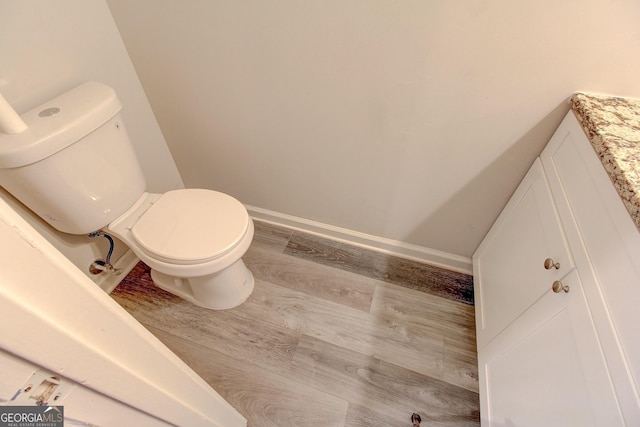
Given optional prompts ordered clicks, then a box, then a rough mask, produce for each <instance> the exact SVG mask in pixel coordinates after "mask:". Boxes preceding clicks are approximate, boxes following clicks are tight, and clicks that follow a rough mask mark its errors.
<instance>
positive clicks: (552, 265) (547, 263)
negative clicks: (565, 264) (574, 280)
mask: <svg viewBox="0 0 640 427" xmlns="http://www.w3.org/2000/svg"><path fill="white" fill-rule="evenodd" d="M544 268H545V269H547V270H551V269H552V268H555V269H556V270H557V269H559V268H560V263H559V262H555V261H554V260H552V259H551V258H547V259H545V260H544Z"/></svg>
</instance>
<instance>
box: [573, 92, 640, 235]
mask: <svg viewBox="0 0 640 427" xmlns="http://www.w3.org/2000/svg"><path fill="white" fill-rule="evenodd" d="M570 103H571V108H572V109H573V112H574V113H575V115H576V117H577V118H578V121H579V122H580V123H581V124H582V128H583V129H584V131H585V133H586V134H587V136H588V138H589V140H590V141H591V144H592V145H593V148H594V149H595V150H596V153H597V154H598V156H599V157H600V160H601V161H602V164H603V166H604V168H605V169H606V171H607V173H608V174H609V177H610V178H611V182H613V185H614V187H615V188H616V190H617V191H618V194H619V195H620V198H621V199H622V201H623V203H624V205H625V206H626V208H627V210H628V211H629V214H630V215H631V218H632V219H633V221H634V222H635V223H636V226H637V227H638V230H640V99H631V98H620V97H613V96H603V95H594V94H589V93H582V92H577V93H575V94H574V95H573V96H572V97H571V101H570Z"/></svg>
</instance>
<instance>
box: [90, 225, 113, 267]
mask: <svg viewBox="0 0 640 427" xmlns="http://www.w3.org/2000/svg"><path fill="white" fill-rule="evenodd" d="M100 236H102V237H104V238H106V239H107V240H108V241H109V251H108V252H107V257H106V258H105V260H104V263H105V265H108V266H109V267H110V268H113V266H112V265H111V255H112V254H113V248H114V247H115V243H114V242H113V237H111V236H109V235H108V234H107V233H103V232H102V231H94V232H93V233H89V237H93V238H95V237H100Z"/></svg>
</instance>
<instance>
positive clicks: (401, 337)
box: [112, 221, 480, 427]
mask: <svg viewBox="0 0 640 427" xmlns="http://www.w3.org/2000/svg"><path fill="white" fill-rule="evenodd" d="M255 225H256V233H255V238H254V241H253V243H252V246H251V248H250V249H249V251H248V252H247V254H246V255H245V257H244V260H245V263H246V264H247V266H248V267H249V269H250V270H251V271H252V272H253V274H254V277H255V279H256V283H255V290H254V292H253V294H252V295H251V297H250V298H249V300H248V301H247V302H245V303H244V304H242V305H241V306H239V307H237V308H234V309H231V310H224V311H213V310H208V309H204V308H200V307H198V306H195V305H193V304H190V303H188V302H186V301H183V300H182V299H180V298H178V297H175V296H173V295H171V294H168V293H166V292H164V291H162V290H160V289H158V288H156V287H154V286H153V285H152V282H151V279H150V277H149V269H148V267H146V266H145V265H144V264H142V263H140V264H138V266H136V268H135V269H134V270H133V271H132V272H131V273H130V274H129V275H128V276H127V278H126V279H125V280H124V281H123V282H122V283H121V284H120V285H119V286H118V287H117V288H116V289H115V290H114V291H113V293H112V296H113V298H114V299H115V300H116V301H117V302H118V303H120V304H121V305H122V306H123V307H124V308H125V309H126V310H128V311H129V312H130V313H131V314H132V315H133V316H134V317H135V318H136V319H138V320H139V321H140V322H141V323H142V324H143V325H144V326H146V327H147V328H148V329H149V330H150V331H151V332H152V333H153V334H155V335H156V336H157V337H158V338H159V339H160V340H161V341H162V342H164V343H165V344H166V345H167V346H168V347H169V348H170V349H171V350H172V351H174V352H175V353H176V354H177V355H178V356H180V357H181V358H182V359H183V360H184V361H185V362H186V363H187V364H188V365H189V366H191V367H192V368H193V370H194V371H196V372H197V373H198V374H199V375H200V376H201V377H202V378H204V379H205V381H207V382H208V383H209V384H211V386H212V387H213V388H214V389H215V390H217V391H218V393H220V394H221V395H222V396H223V397H224V398H225V399H226V400H227V401H228V402H230V403H231V404H232V405H233V406H234V407H235V408H236V409H237V410H238V411H240V413H242V414H243V415H244V416H245V417H246V418H247V419H248V420H249V423H248V425H249V426H251V427H258V426H260V427H265V426H266V427H270V426H278V427H280V426H282V427H284V426H322V427H323V426H345V427H347V426H349V427H355V426H377V427H380V426H395V427H397V426H410V425H411V421H410V417H411V414H412V413H413V412H417V413H419V414H420V415H421V417H422V420H423V422H422V426H423V427H425V426H478V425H480V421H479V409H478V408H479V402H478V379H477V378H478V376H477V361H476V359H477V355H476V343H475V328H474V311H473V305H472V298H473V294H472V282H471V278H470V277H469V276H466V275H463V274H460V273H453V272H448V271H446V270H442V269H438V268H433V267H430V266H424V265H420V264H416V263H413V262H408V261H404V260H399V259H396V258H390V257H387V256H382V255H380V254H378V253H375V252H368V251H364V250H362V249H357V248H354V247H350V246H348V245H344V244H341V243H337V242H332V241H329V240H326V239H320V238H317V237H313V236H310V235H307V234H304V233H300V232H298V231H292V230H289V229H285V228H281V227H275V226H272V225H269V224H266V223H262V222H259V221H255Z"/></svg>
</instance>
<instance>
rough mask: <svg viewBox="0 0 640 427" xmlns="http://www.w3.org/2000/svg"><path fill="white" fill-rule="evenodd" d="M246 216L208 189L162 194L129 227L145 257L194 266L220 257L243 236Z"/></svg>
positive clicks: (228, 199) (230, 201)
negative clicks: (146, 255)
mask: <svg viewBox="0 0 640 427" xmlns="http://www.w3.org/2000/svg"><path fill="white" fill-rule="evenodd" d="M249 221H250V219H249V214H248V213H247V210H246V209H245V207H244V206H243V205H242V203H240V202H239V201H238V200H236V199H234V198H233V197H231V196H229V195H227V194H224V193H219V192H217V191H212V190H200V189H188V190H175V191H169V192H167V193H165V194H163V195H162V196H161V197H160V198H159V199H158V200H157V201H156V202H155V203H154V204H153V205H152V206H151V207H150V208H149V209H148V210H147V211H146V212H145V213H144V214H143V215H142V217H140V219H139V220H138V221H137V222H136V223H135V225H134V226H133V227H132V228H131V234H132V235H133V237H134V239H135V240H136V242H137V243H138V245H139V246H140V248H141V249H142V250H143V251H145V253H147V254H148V255H149V256H151V257H153V258H156V259H159V260H163V261H167V262H171V263H177V264H197V263H202V262H206V261H209V260H212V259H215V258H218V257H221V256H223V255H224V254H226V253H227V252H229V251H230V250H231V249H233V248H234V247H235V246H236V245H237V243H238V242H239V241H240V240H241V238H242V237H243V236H244V235H245V233H246V231H247V228H248V224H249Z"/></svg>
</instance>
